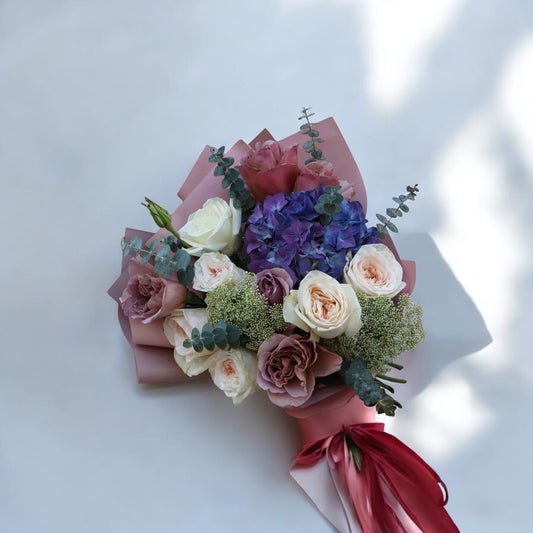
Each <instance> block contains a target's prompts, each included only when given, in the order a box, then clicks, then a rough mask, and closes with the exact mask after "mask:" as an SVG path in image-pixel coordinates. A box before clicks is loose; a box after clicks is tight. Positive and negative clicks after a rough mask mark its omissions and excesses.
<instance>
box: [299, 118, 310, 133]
mask: <svg viewBox="0 0 533 533" xmlns="http://www.w3.org/2000/svg"><path fill="white" fill-rule="evenodd" d="M301 118H304V117H301ZM308 128H309V126H308V125H307V124H302V125H301V126H300V129H301V130H306V129H308Z"/></svg>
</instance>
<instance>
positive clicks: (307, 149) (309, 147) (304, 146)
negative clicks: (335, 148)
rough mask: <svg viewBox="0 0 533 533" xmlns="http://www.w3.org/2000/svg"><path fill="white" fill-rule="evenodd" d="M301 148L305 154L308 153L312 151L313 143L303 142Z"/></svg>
mask: <svg viewBox="0 0 533 533" xmlns="http://www.w3.org/2000/svg"><path fill="white" fill-rule="evenodd" d="M302 148H303V149H304V150H305V151H306V152H309V151H310V150H312V149H313V141H305V142H304V143H303V146H302Z"/></svg>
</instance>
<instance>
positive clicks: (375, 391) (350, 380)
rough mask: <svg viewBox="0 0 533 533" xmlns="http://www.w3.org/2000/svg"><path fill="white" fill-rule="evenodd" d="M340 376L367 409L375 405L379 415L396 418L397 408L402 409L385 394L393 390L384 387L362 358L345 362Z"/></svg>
mask: <svg viewBox="0 0 533 533" xmlns="http://www.w3.org/2000/svg"><path fill="white" fill-rule="evenodd" d="M340 374H341V376H342V377H343V379H344V381H345V383H346V385H348V387H350V388H352V389H354V391H355V392H356V394H357V396H359V398H360V399H361V400H362V401H363V403H364V404H365V405H366V406H367V407H372V406H374V405H375V406H376V411H377V412H378V413H380V414H381V413H385V414H386V415H387V416H394V415H395V413H396V408H397V407H402V405H401V404H400V403H399V402H397V401H396V400H395V399H394V398H393V397H392V396H390V395H389V394H387V393H386V392H385V389H386V388H389V389H391V388H390V387H387V386H384V385H383V384H382V383H380V382H379V381H378V380H377V379H375V378H374V376H373V375H372V372H370V370H369V369H368V367H367V366H366V363H365V362H364V361H363V360H362V359H361V358H360V357H357V358H355V359H353V360H352V361H345V362H344V363H343V365H342V367H341V370H340ZM393 392H394V391H393Z"/></svg>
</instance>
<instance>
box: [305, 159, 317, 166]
mask: <svg viewBox="0 0 533 533" xmlns="http://www.w3.org/2000/svg"><path fill="white" fill-rule="evenodd" d="M313 161H315V158H314V157H310V158H309V159H306V160H305V161H304V165H308V164H309V163H312V162H313Z"/></svg>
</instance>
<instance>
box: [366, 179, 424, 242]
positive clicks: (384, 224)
mask: <svg viewBox="0 0 533 533" xmlns="http://www.w3.org/2000/svg"><path fill="white" fill-rule="evenodd" d="M406 190H407V195H405V194H400V196H398V197H395V196H394V197H393V198H392V199H393V200H394V201H395V202H396V203H397V204H398V206H397V207H396V208H392V207H389V208H388V209H387V210H386V211H385V212H386V213H387V216H385V215H380V214H379V213H378V214H377V215H376V218H377V219H378V220H379V222H380V223H379V224H376V228H377V230H378V232H377V236H378V238H380V239H383V238H385V236H386V235H388V234H389V231H392V232H393V233H398V228H397V227H396V225H395V224H394V223H393V222H392V219H393V218H399V217H402V216H403V214H404V213H408V212H409V207H408V206H407V205H406V203H405V202H407V200H411V201H413V200H414V199H415V198H416V195H417V193H418V185H414V186H413V187H407V188H406Z"/></svg>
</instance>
